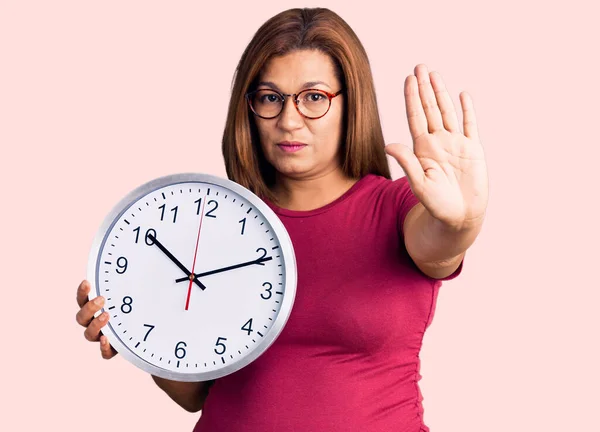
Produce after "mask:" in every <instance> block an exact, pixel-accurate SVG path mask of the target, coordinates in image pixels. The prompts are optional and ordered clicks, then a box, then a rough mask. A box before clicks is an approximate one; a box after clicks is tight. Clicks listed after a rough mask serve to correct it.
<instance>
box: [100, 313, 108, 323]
mask: <svg viewBox="0 0 600 432" xmlns="http://www.w3.org/2000/svg"><path fill="white" fill-rule="evenodd" d="M107 318H108V314H107V313H106V312H103V313H102V314H101V315H100V321H106V319H107Z"/></svg>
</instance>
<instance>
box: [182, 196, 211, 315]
mask: <svg viewBox="0 0 600 432" xmlns="http://www.w3.org/2000/svg"><path fill="white" fill-rule="evenodd" d="M209 190H210V189H209ZM206 195H208V191H207V192H206ZM206 195H204V199H203V200H202V213H200V223H199V224H198V236H197V237H196V248H195V249H194V263H193V264H192V273H191V274H189V275H188V276H189V278H190V285H189V286H188V292H187V299H186V300H185V310H188V307H189V306H190V295H191V294H192V281H193V280H194V279H195V278H196V275H195V274H194V269H195V268H196V257H197V256H198V244H199V243H200V231H201V230H202V218H203V217H204V204H206ZM204 288H206V287H204ZM204 288H202V289H203V290H204Z"/></svg>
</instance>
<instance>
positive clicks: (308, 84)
mask: <svg viewBox="0 0 600 432" xmlns="http://www.w3.org/2000/svg"><path fill="white" fill-rule="evenodd" d="M319 84H323V85H324V86H327V87H329V88H331V87H330V86H329V84H327V83H326V82H323V81H308V82H305V83H304V85H302V87H300V89H301V90H303V89H307V88H311V87H314V86H316V85H319ZM258 85H259V86H261V85H262V86H266V87H270V88H272V89H274V90H277V91H278V92H281V90H280V89H279V87H277V85H276V84H275V83H274V82H272V81H261V82H259V83H258Z"/></svg>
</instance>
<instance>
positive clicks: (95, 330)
mask: <svg viewBox="0 0 600 432" xmlns="http://www.w3.org/2000/svg"><path fill="white" fill-rule="evenodd" d="M107 322H108V312H102V313H101V314H100V315H98V317H97V318H94V319H93V320H92V322H91V323H90V325H88V326H87V328H86V329H85V331H84V332H83V335H84V336H85V338H86V339H87V340H89V341H90V342H97V341H99V340H100V329H102V327H104V326H105V325H106V323H107Z"/></svg>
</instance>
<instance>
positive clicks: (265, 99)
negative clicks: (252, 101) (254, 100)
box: [260, 94, 279, 103]
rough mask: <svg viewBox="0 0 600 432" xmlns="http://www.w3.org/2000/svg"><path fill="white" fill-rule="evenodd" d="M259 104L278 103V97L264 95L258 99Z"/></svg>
mask: <svg viewBox="0 0 600 432" xmlns="http://www.w3.org/2000/svg"><path fill="white" fill-rule="evenodd" d="M260 102H261V103H274V102H279V96H277V95H272V94H271V95H264V96H261V97H260Z"/></svg>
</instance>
